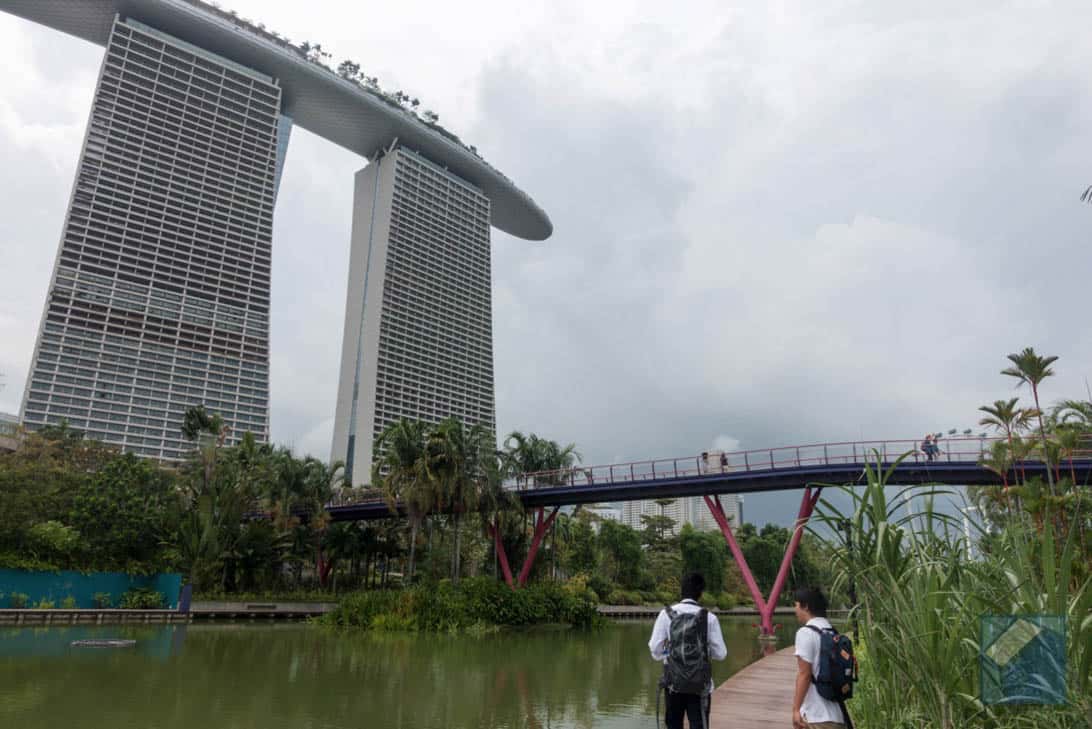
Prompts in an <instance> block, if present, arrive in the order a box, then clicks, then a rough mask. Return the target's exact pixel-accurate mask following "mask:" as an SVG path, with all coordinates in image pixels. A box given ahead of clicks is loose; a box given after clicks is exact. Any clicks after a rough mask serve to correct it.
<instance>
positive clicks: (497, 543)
mask: <svg viewBox="0 0 1092 729" xmlns="http://www.w3.org/2000/svg"><path fill="white" fill-rule="evenodd" d="M489 533H490V534H491V535H492V536H493V548H494V549H496V550H497V560H498V561H499V562H500V566H501V573H503V574H504V581H505V583H507V585H508V586H509V587H512V568H511V567H509V566H508V555H507V553H505V551H504V542H502V541H501V534H500V528H499V527H498V525H496V524H490V525H489ZM512 589H515V588H514V587H512Z"/></svg>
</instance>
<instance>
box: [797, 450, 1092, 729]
mask: <svg viewBox="0 0 1092 729" xmlns="http://www.w3.org/2000/svg"><path fill="white" fill-rule="evenodd" d="M900 460H901V459H900ZM877 461H878V459H877ZM895 465H897V464H895ZM895 465H893V466H891V468H890V469H889V470H887V471H886V472H885V471H883V470H882V469H881V467H880V466H879V465H877V466H876V467H875V468H872V467H869V468H867V469H866V474H865V475H866V478H867V484H866V485H865V486H863V487H843V490H844V491H845V492H846V493H848V495H849V496H850V498H851V500H852V501H851V503H852V506H853V508H852V511H851V512H848V513H842V512H841V511H839V510H838V509H837V508H836V507H834V506H833V505H832V504H831V503H830V502H828V501H826V500H824V501H823V502H822V503H821V506H820V509H819V511H818V512H817V518H818V520H819V522H820V523H826V524H827V525H828V526H830V527H832V529H831V530H830V531H831V532H832V533H833V534H836V535H838V536H836V537H824V536H821V535H820V538H825V539H827V541H828V542H831V543H832V546H833V547H834V548H835V549H834V550H833V552H834V554H835V560H836V565H835V567H836V573H837V575H838V577H837V582H836V584H835V585H834V586H832V589H834V590H839V589H842V588H843V587H844V586H845V584H846V583H847V582H848V581H849V580H851V579H852V580H854V581H855V583H856V591H857V596H858V605H857V606H855V607H854V611H855V616H856V617H857V618H858V621H859V625H860V638H861V643H862V656H863V660H862V667H861V672H862V674H863V676H864V678H863V680H862V682H861V684H860V686H859V690H858V691H857V696H856V697H855V698H854V700H853V702H852V704H851V711H852V712H853V715H854V720H855V722H856V724H857V726H859V727H861V729H868V728H869V727H876V728H877V729H880V728H881V727H882V728H883V729H898V728H905V729H909V728H911V727H913V728H915V729H917V728H920V727H930V728H932V727H937V728H939V729H954V728H955V727H960V728H962V727H983V728H984V729H1010V728H1011V729H1016V728H1021V729H1022V728H1023V727H1028V728H1029V729H1030V727H1043V728H1045V729H1052V728H1055V727H1056V728H1057V729H1062V727H1065V728H1066V729H1073V728H1074V727H1090V728H1092V701H1090V700H1089V696H1088V688H1089V679H1088V672H1089V663H1090V661H1092V617H1090V611H1092V587H1090V586H1089V582H1088V581H1085V582H1084V583H1083V584H1077V581H1076V580H1075V579H1074V577H1073V575H1074V572H1073V568H1074V565H1075V563H1076V562H1077V561H1078V560H1079V559H1080V558H1081V555H1080V554H1079V553H1078V546H1077V545H1078V541H1077V539H1076V538H1075V534H1069V535H1062V536H1061V537H1059V535H1057V534H1055V533H1054V530H1053V527H1052V526H1051V524H1050V520H1047V521H1046V523H1044V525H1043V526H1042V528H1041V530H1037V529H1036V528H1035V527H1033V526H1028V525H1027V523H1026V520H1021V519H1019V518H1018V517H1013V518H1012V519H1011V521H1008V522H1005V523H1002V524H996V525H994V527H995V533H994V534H991V535H987V534H984V533H981V532H979V536H980V537H982V538H981V539H980V540H979V544H980V548H981V549H984V550H987V551H986V552H985V553H984V554H983V555H982V556H981V557H979V558H976V559H970V558H969V557H968V544H967V542H966V537H965V536H964V535H963V533H962V530H961V529H960V528H959V526H960V525H958V524H957V523H956V522H955V521H954V519H953V518H952V517H950V516H948V515H945V514H942V513H938V512H937V511H936V510H935V509H934V508H933V500H934V498H935V497H936V496H938V495H941V494H943V493H948V492H945V491H941V490H937V489H926V490H924V491H922V490H919V491H918V492H917V493H916V494H912V493H911V492H910V491H909V490H907V489H904V490H902V491H898V492H896V493H895V494H894V495H893V496H892V497H891V498H889V496H890V494H889V490H888V488H887V486H886V484H887V481H888V479H889V478H890V475H891V473H892V472H893V470H894V468H895ZM912 497H913V498H915V499H917V498H919V497H924V498H922V499H921V500H922V501H923V502H924V509H922V510H921V511H919V512H918V513H917V514H915V515H913V516H912V517H911V516H901V517H900V516H898V515H899V514H900V513H904V512H905V511H906V505H907V502H908V500H909V499H910V498H912ZM845 519H849V520H850V521H851V522H852V525H853V530H852V531H853V535H854V542H855V543H854V545H853V549H852V550H851V549H849V548H848V547H847V544H846V543H845V540H844V536H843V535H842V534H841V531H840V530H839V529H838V527H839V526H840V523H841V522H842V521H843V520H845ZM1059 539H1061V542H1059ZM1029 613H1030V614H1056V615H1066V616H1067V617H1068V629H1067V636H1068V646H1067V649H1068V650H1067V657H1068V664H1069V673H1068V676H1069V686H1068V697H1069V704H1068V705H1067V706H1062V707H1040V706H1024V707H1017V706H998V705H985V704H983V703H982V702H981V701H980V698H979V671H978V661H979V642H978V641H979V625H980V619H981V617H982V616H983V615H1012V614H1029Z"/></svg>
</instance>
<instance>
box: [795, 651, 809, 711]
mask: <svg viewBox="0 0 1092 729" xmlns="http://www.w3.org/2000/svg"><path fill="white" fill-rule="evenodd" d="M808 686H811V664H810V663H808V662H807V661H805V660H804V659H803V658H801V657H800V656H797V657H796V690H795V691H794V692H793V695H792V726H793V729H807V726H808V723H807V722H806V721H804V718H803V717H802V716H800V706H801V704H803V703H804V696H805V695H806V694H807V693H808Z"/></svg>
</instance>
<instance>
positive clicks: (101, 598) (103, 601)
mask: <svg viewBox="0 0 1092 729" xmlns="http://www.w3.org/2000/svg"><path fill="white" fill-rule="evenodd" d="M92 602H93V603H94V604H95V607H96V608H97V609H99V610H105V609H107V608H109V607H110V606H111V605H112V604H113V599H112V598H111V596H110V593H109V592H96V593H95V596H94V597H93V598H92Z"/></svg>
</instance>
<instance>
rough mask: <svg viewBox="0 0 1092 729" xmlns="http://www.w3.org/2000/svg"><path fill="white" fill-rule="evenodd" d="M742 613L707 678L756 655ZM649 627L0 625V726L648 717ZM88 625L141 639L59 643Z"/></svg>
mask: <svg viewBox="0 0 1092 729" xmlns="http://www.w3.org/2000/svg"><path fill="white" fill-rule="evenodd" d="M750 623H751V621H750V620H724V621H722V626H723V628H724V633H725V640H726V642H727V644H728V647H729V658H728V660H727V661H725V662H723V663H717V664H715V679H716V680H717V681H718V682H720V681H723V680H724V679H725V678H727V677H728V676H729V675H730V674H731V673H733V672H734V671H736V670H738V669H739V668H740V667H742V666H743V665H746V664H747V663H749V662H750V661H752V660H754V659H755V658H756V657H758V656H759V655H761V652H762V647H761V646H760V645H759V643H758V641H757V640H755V637H754V635H755V631H754V628H752V627H751V625H750ZM187 628H188V630H187ZM77 632H78V633H79V635H77V634H76V633H77ZM648 632H649V626H648V625H646V624H644V623H631V624H617V625H613V626H611V627H610V628H608V629H606V630H603V631H599V632H595V633H581V632H574V631H564V630H556V631H542V630H536V631H529V632H526V633H516V634H512V633H505V634H499V635H493V636H488V637H485V638H467V637H451V636H435V635H413V634H397V635H367V634H360V633H335V632H329V631H326V630H324V629H320V628H315V627H310V626H305V625H298V624H296V625H266V626H262V625H253V624H242V623H240V624H216V625H200V624H198V625H191V626H180V625H179V626H155V627H152V626H141V627H139V628H136V627H130V626H117V627H114V628H106V627H104V628H82V627H81V628H48V629H25V630H15V631H12V630H4V631H0V726H18V727H26V728H28V729H32V728H34V727H56V726H79V727H89V728H96V727H103V728H104V729H105V728H107V727H109V729H126V728H128V727H141V728H143V727H162V728H164V729H168V728H173V727H178V728H179V729H181V728H182V727H185V728H186V729H191V728H192V727H201V729H219V728H221V727H223V728H225V729H227V728H231V729H234V728H236V727H240V728H241V727H248V728H249V727H255V728H257V727H261V728H263V729H265V728H269V727H274V728H275V727H293V728H295V727H323V728H324V729H335V728H341V727H346V728H347V727H367V728H368V729H396V728H398V729H401V728H402V727H406V728H408V727H414V728H419V727H426V728H432V727H435V728H436V729H440V728H444V729H446V728H448V727H468V728H469V727H474V728H477V727H496V728H497V729H506V728H509V727H511V728H514V727H528V728H529V729H539V728H544V729H546V728H549V729H553V728H555V727H556V728H559V729H563V728H569V727H592V726H595V727H607V728H608V729H610V728H613V727H619V728H620V727H623V726H624V727H632V726H635V725H643V722H644V721H646V720H647V721H648V726H652V723H651V722H652V720H653V719H652V717H653V712H654V707H655V694H654V690H655V684H656V679H657V678H658V676H659V667H658V666H657V665H656V664H655V663H653V662H652V661H651V660H649V658H648V653H647V648H646V645H645V643H646V641H647V640H648ZM87 637H125V638H136V639H137V640H138V647H137V649H129V650H99V651H94V650H89V649H83V650H78V649H71V648H66V649H64V650H62V649H59V648H57V647H56V646H61V645H63V646H67V644H68V643H69V642H71V641H72V640H77V639H80V638H87ZM28 644H29V645H30V646H31V648H30V649H28V648H27V645H28ZM35 646H37V650H35V648H34V647H35ZM637 722H641V723H640V724H638V723H637Z"/></svg>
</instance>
